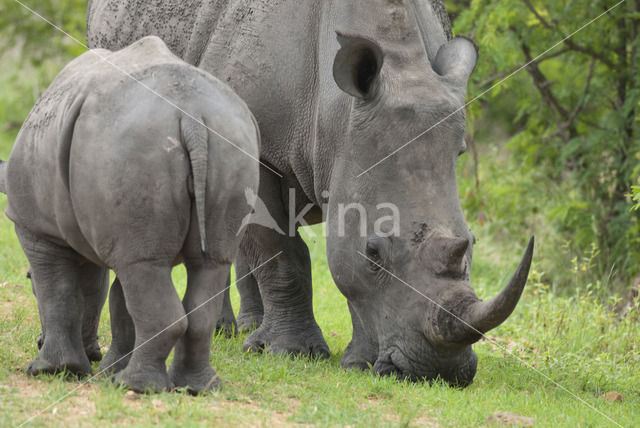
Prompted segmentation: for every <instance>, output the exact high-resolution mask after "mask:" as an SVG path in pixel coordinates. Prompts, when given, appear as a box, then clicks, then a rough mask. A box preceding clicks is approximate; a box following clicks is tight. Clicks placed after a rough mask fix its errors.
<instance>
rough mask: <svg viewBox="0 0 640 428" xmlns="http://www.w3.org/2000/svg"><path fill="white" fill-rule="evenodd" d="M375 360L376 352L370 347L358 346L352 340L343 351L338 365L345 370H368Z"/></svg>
mask: <svg viewBox="0 0 640 428" xmlns="http://www.w3.org/2000/svg"><path fill="white" fill-rule="evenodd" d="M376 358H377V352H375V350H373V349H371V346H367V345H360V346H358V345H357V343H356V342H355V341H354V340H352V341H351V343H349V346H347V349H345V350H344V355H343V356H342V358H341V359H340V364H341V365H342V367H344V368H345V369H360V370H369V369H370V368H371V367H372V366H373V364H374V362H375V360H376Z"/></svg>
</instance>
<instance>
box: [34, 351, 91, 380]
mask: <svg viewBox="0 0 640 428" xmlns="http://www.w3.org/2000/svg"><path fill="white" fill-rule="evenodd" d="M62 372H66V373H68V374H70V375H74V376H77V377H84V376H88V375H90V374H91V365H90V364H89V362H88V361H80V362H70V361H69V362H64V363H59V364H56V363H53V362H51V361H49V360H46V359H44V358H41V357H40V356H37V357H36V359H35V360H33V361H32V362H31V364H29V367H27V375H29V376H38V375H41V374H57V373H62Z"/></svg>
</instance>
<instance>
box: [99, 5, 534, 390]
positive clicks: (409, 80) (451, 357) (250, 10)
mask: <svg viewBox="0 0 640 428" xmlns="http://www.w3.org/2000/svg"><path fill="white" fill-rule="evenodd" d="M146 34H155V35H158V36H159V37H162V38H163V39H164V40H165V41H166V42H167V44H168V46H169V47H170V48H171V49H172V50H173V52H174V53H176V54H177V55H178V56H180V57H181V58H183V59H184V60H185V61H187V62H189V63H191V64H194V65H196V66H198V67H199V68H202V69H204V70H206V71H209V72H211V73H212V74H214V75H215V76H217V77H219V78H220V79H221V80H223V81H225V82H227V83H228V84H229V85H230V86H231V87H232V88H234V90H235V91H237V93H238V94H239V95H240V96H241V97H242V98H243V99H244V100H245V101H246V102H247V104H248V105H249V107H250V108H251V110H252V112H253V113H254V115H255V116H256V119H257V120H258V124H259V126H260V131H261V135H262V146H261V147H262V148H261V153H260V156H261V159H262V160H263V162H265V163H266V164H268V165H270V166H271V168H272V169H275V170H277V171H279V173H280V174H281V175H282V176H283V177H282V178H280V177H278V176H277V175H276V174H273V173H272V172H271V171H270V170H269V169H267V168H265V167H262V168H261V172H260V191H259V197H260V198H261V199H262V201H264V203H265V205H266V206H267V208H268V209H269V212H270V213H271V215H272V216H273V218H274V219H275V220H276V221H277V223H278V225H279V226H280V228H281V229H282V230H285V231H287V230H289V229H290V228H289V225H290V223H291V222H292V221H294V220H293V219H292V217H293V216H292V215H291V212H292V211H294V212H295V213H296V214H301V213H302V214H304V219H305V221H306V222H307V223H309V224H314V223H318V222H321V221H326V223H327V231H328V237H327V257H328V261H329V267H330V269H331V273H332V275H333V279H334V281H335V283H336V284H337V286H338V288H339V289H340V291H341V292H342V293H343V294H344V295H345V296H346V298H347V302H348V306H349V310H350V312H351V318H352V322H353V338H352V341H351V343H350V344H349V346H348V347H347V349H346V351H345V353H344V356H343V357H342V365H343V366H344V367H360V368H366V367H369V365H372V366H373V370H374V372H377V373H381V374H391V373H395V374H397V375H399V376H400V377H407V378H411V379H434V378H436V377H437V376H440V377H441V378H443V379H444V380H446V381H448V382H450V383H451V384H454V385H467V384H469V383H470V382H471V381H472V379H473V377H474V374H475V372H476V356H475V354H474V353H473V351H472V349H471V344H472V343H474V342H475V341H477V340H478V339H479V338H480V337H481V334H482V333H484V332H486V331H488V330H489V329H491V328H493V327H496V326H497V325H499V324H500V323H502V322H503V321H504V320H506V318H507V317H508V316H509V315H510V314H511V312H512V311H513V310H514V308H515V306H516V304H517V302H518V299H519V297H520V295H521V293H522V290H523V287H524V285H525V282H526V277H527V273H528V271H529V266H530V263H531V258H532V253H533V242H531V243H530V245H529V247H528V248H527V250H526V252H525V255H524V257H523V259H522V261H521V263H520V265H519V267H518V269H517V271H516V274H515V275H514V276H513V278H512V280H511V281H510V282H509V283H508V284H507V286H506V287H505V288H504V290H503V291H502V292H501V293H500V294H499V295H498V296H497V297H495V298H493V299H491V300H489V301H487V302H482V301H481V300H480V299H479V298H478V297H477V296H476V294H475V293H474V292H473V290H472V288H471V285H470V281H469V275H470V266H471V253H472V243H473V236H472V234H471V232H470V231H469V229H468V227H467V225H466V223H465V220H464V216H463V213H462V210H461V208H460V202H459V199H458V190H457V184H456V159H457V157H458V155H459V154H461V153H463V152H464V151H465V149H466V147H465V144H464V139H463V134H464V128H465V116H464V109H463V108H462V106H463V105H464V102H465V97H466V86H467V81H468V78H469V76H470V74H471V72H472V71H473V69H474V67H475V64H476V61H477V52H476V48H475V46H474V45H473V43H472V42H471V41H469V40H467V39H464V38H454V39H451V40H449V34H450V25H449V21H448V18H447V16H446V11H444V8H443V6H442V3H441V2H440V1H439V0H353V1H348V2H347V1H332V0H326V1H317V0H245V1H231V0H191V1H183V0H163V1H159V0H155V1H148V0H92V1H90V2H89V13H88V40H89V44H90V45H91V46H92V47H107V48H112V49H113V48H118V47H121V46H124V45H126V44H127V43H130V42H131V41H132V40H135V39H137V38H139V37H141V36H143V35H146ZM441 121H442V123H439V122H441ZM436 124H438V125H437V126H435V127H434V128H433V129H431V130H430V131H429V132H426V133H425V132H424V131H425V130H427V129H430V128H431V127H433V126H434V125H436ZM416 137H417V138H416ZM411 140H415V141H413V142H412V143H411V144H409V145H408V146H407V147H405V148H404V149H402V150H400V151H399V152H397V153H396V154H394V155H392V156H390V157H389V158H388V159H386V160H385V161H384V162H382V163H381V164H379V165H378V166H376V167H375V168H373V169H371V170H368V171H367V172H366V173H364V174H363V175H359V174H360V173H361V172H363V171H365V170H366V169H368V168H369V167H370V166H372V165H374V164H375V163H376V162H378V161H379V160H381V159H383V158H385V157H386V156H387V155H388V154H390V153H391V152H392V151H394V149H396V148H399V147H401V146H402V145H403V144H404V143H406V142H408V141H411ZM290 189H293V190H295V199H294V200H290V196H289V195H290ZM350 203H357V204H360V206H361V207H362V208H363V209H364V210H365V212H366V214H367V215H366V222H365V226H366V229H365V233H364V234H361V233H360V228H359V227H358V226H359V220H360V215H359V213H358V211H357V210H355V209H351V210H348V211H347V212H346V214H345V215H344V223H345V225H346V227H345V228H344V229H345V230H344V232H345V233H344V234H340V233H339V232H340V227H339V225H340V218H341V217H342V216H341V215H340V207H341V206H342V207H345V206H346V205H347V204H350ZM380 203H391V204H394V205H395V206H396V207H397V208H398V210H399V212H400V220H399V223H398V225H397V231H398V233H397V234H395V235H394V236H391V237H388V236H385V235H386V233H376V232H375V228H374V225H375V224H376V222H377V221H378V220H381V218H382V217H383V216H388V215H389V214H390V212H389V210H382V211H380V210H377V209H376V206H377V204H380ZM290 204H291V205H290ZM307 204H310V206H311V207H312V208H311V209H309V210H306V207H307ZM292 205H293V206H294V208H295V209H290V206H292ZM324 208H326V209H324ZM303 210H305V211H303ZM381 221H382V220H381ZM295 226H297V225H295ZM382 226H383V227H386V228H388V229H390V230H392V228H391V224H390V223H388V222H386V223H385V222H383V224H382ZM294 228H295V227H294ZM279 251H282V254H281V256H279V257H278V258H277V259H276V260H274V261H273V262H271V263H269V265H268V266H264V268H262V269H260V270H259V271H258V272H255V273H254V277H255V279H256V280H257V284H258V286H259V291H260V297H261V300H262V303H263V309H264V318H263V320H262V323H261V325H260V327H259V328H258V329H257V330H256V331H254V332H253V333H252V334H251V335H250V336H249V337H248V338H247V339H246V340H245V342H244V345H243V347H244V349H251V350H258V351H259V350H263V349H268V350H271V351H273V352H276V353H294V354H300V353H301V354H310V355H314V356H327V355H328V354H329V349H328V347H327V344H326V342H325V340H324V338H323V336H322V333H321V331H320V328H319V327H318V325H317V323H316V321H315V318H314V315H313V306H312V289H311V262H310V258H309V252H308V249H307V247H306V245H305V243H304V242H303V240H302V239H301V237H300V235H299V234H298V233H297V232H296V233H294V234H290V236H283V235H281V234H278V233H277V232H275V231H273V230H271V229H268V228H265V227H261V226H258V225H251V226H250V227H249V228H248V230H247V233H246V236H245V238H244V239H243V241H242V243H241V253H242V257H243V258H244V259H245V260H246V263H247V264H248V266H250V267H256V266H258V265H259V264H260V263H261V262H263V261H265V260H267V259H268V258H269V257H271V256H273V255H274V254H276V253H278V252H279ZM363 255H364V256H366V257H367V258H368V259H372V260H373V262H372V261H370V260H368V259H367V258H365V257H364V256H363ZM401 280H402V281H401ZM403 281H404V282H403ZM407 284H409V285H411V287H409V286H408V285H407ZM241 294H243V291H241ZM244 294H245V295H248V294H251V295H252V299H253V301H254V302H255V301H257V300H258V298H259V297H258V296H257V295H256V293H255V291H254V292H251V291H249V292H244ZM243 297H244V296H243ZM253 306H256V307H257V306H258V305H253ZM114 334H116V333H114Z"/></svg>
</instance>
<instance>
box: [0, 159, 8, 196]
mask: <svg viewBox="0 0 640 428" xmlns="http://www.w3.org/2000/svg"><path fill="white" fill-rule="evenodd" d="M0 193H4V194H5V195H6V194H7V163H6V162H4V161H1V160H0Z"/></svg>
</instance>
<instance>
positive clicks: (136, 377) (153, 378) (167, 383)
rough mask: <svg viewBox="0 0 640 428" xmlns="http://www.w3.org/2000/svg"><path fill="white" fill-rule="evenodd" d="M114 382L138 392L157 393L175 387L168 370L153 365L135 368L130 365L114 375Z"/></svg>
mask: <svg viewBox="0 0 640 428" xmlns="http://www.w3.org/2000/svg"><path fill="white" fill-rule="evenodd" d="M113 382H114V383H115V384H117V385H121V386H124V387H125V388H128V389H131V390H133V391H135V392H138V393H157V392H163V391H170V390H171V389H173V383H171V380H169V376H168V375H167V372H166V371H165V370H161V369H156V368H152V367H143V368H138V369H137V370H135V369H133V368H132V367H131V365H128V366H127V367H126V368H125V369H124V370H122V371H120V372H118V373H117V374H116V375H115V376H114V377H113Z"/></svg>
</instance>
